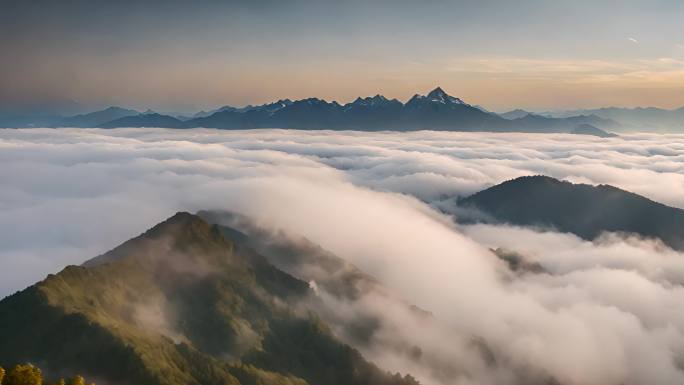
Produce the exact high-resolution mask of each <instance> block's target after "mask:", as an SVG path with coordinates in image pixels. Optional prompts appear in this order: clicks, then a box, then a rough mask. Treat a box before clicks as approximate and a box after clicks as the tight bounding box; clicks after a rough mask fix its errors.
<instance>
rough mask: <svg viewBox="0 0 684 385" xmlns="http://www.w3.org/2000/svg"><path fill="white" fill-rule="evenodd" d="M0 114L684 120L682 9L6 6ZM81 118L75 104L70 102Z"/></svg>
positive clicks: (507, 4) (44, 1) (308, 2)
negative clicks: (305, 105)
mask: <svg viewBox="0 0 684 385" xmlns="http://www.w3.org/2000/svg"><path fill="white" fill-rule="evenodd" d="M0 6H1V8H2V12H0V50H1V51H0V52H2V55H0V67H1V68H2V71H0V105H3V106H5V107H6V108H14V109H19V108H29V107H30V108H35V107H41V106H55V105H58V106H60V108H63V109H67V107H68V108H71V109H77V107H75V106H70V103H71V101H75V102H77V103H78V104H79V105H80V106H82V108H86V109H91V108H95V107H104V106H108V105H121V106H125V107H133V108H139V109H145V108H152V109H156V110H161V111H171V110H173V111H180V112H185V111H197V110H199V109H209V108H215V107H217V106H222V105H226V104H229V105H238V106H239V105H246V104H257V103H264V102H269V101H273V100H276V99H279V98H292V99H298V98H305V97H321V98H325V99H327V100H337V101H339V102H348V101H351V100H353V99H354V98H356V97H357V96H367V95H375V94H377V93H381V94H384V95H386V96H388V97H396V98H398V99H400V100H406V99H408V98H410V97H411V96H412V95H413V94H415V93H425V92H427V91H429V90H430V89H432V88H434V87H435V86H437V85H439V86H442V87H443V88H444V89H445V90H446V91H447V92H449V93H450V94H453V95H455V96H458V97H460V98H462V99H464V100H465V101H466V102H469V103H471V104H477V105H482V106H484V107H486V108H488V109H491V110H495V111H504V110H508V109H513V108H518V107H520V108H526V109H529V110H536V111H541V110H551V109H570V108H585V107H599V106H627V107H631V106H657V107H664V108H678V107H681V106H684V23H681V15H682V14H684V3H683V2H681V1H678V0H655V1H634V0H625V1H610V0H606V1H585V0H577V1H542V0H521V1H515V2H513V1H465V0H456V1H443V0H425V1H415V0H414V1H404V0H394V1H390V0H370V1H361V0H350V1H328V0H320V1H312V0H292V1H284V0H279V1H275V0H251V1H247V0H230V1H214V0H199V1H193V2H187V1H175V0H169V1H131V0H123V1H117V2H112V1H100V0H94V1H93V0H91V1H85V0H83V1H81V0H65V1H49V0H36V1H11V0H0ZM71 104H73V103H71Z"/></svg>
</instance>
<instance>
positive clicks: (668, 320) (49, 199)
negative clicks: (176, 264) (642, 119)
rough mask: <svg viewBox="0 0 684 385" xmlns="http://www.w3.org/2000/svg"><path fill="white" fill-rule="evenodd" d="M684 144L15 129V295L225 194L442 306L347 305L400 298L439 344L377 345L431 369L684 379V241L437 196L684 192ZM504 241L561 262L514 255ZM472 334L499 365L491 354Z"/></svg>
mask: <svg viewBox="0 0 684 385" xmlns="http://www.w3.org/2000/svg"><path fill="white" fill-rule="evenodd" d="M683 161H684V135H657V134H629V135H622V136H621V137H618V138H608V139H602V138H594V137H590V136H578V135H563V134H559V135H545V134H518V133H507V134H494V133H449V132H412V133H390V132H380V133H360V132H332V131H292V130H256V131H217V130H204V129H194V130H166V129H117V130H96V129H60V130H52V129H27V130H0V163H1V164H2V167H0V181H1V183H0V263H2V266H3V268H2V269H0V296H3V295H7V294H10V293H12V292H14V291H16V290H19V289H22V288H24V287H25V286H27V285H29V284H31V283H33V282H35V281H37V280H40V279H42V278H43V277H44V276H45V275H46V274H47V273H51V272H55V271H58V270H60V269H61V268H63V267H64V266H65V265H67V264H78V263H82V262H83V261H85V260H87V259H89V258H90V257H93V256H95V255H97V254H100V253H102V252H105V251H107V250H109V249H111V248H112V247H114V246H116V245H118V244H119V243H121V242H122V241H125V240H126V239H129V238H131V237H133V236H136V235H138V234H139V233H141V232H143V231H144V230H146V229H147V228H149V227H151V226H152V225H154V224H156V223H158V222H160V221H161V220H163V219H165V218H167V217H169V216H171V215H172V214H173V213H174V212H176V211H179V210H186V211H192V212H194V211H197V210H201V209H225V210H230V211H235V212H238V213H241V214H245V215H247V216H249V217H251V218H255V219H256V220H258V221H261V222H263V223H267V224H268V225H269V226H273V227H276V228H283V229H287V230H288V231H290V232H292V233H295V234H300V235H303V236H305V237H307V238H308V239H310V240H312V241H314V242H316V243H318V244H320V245H322V246H323V247H324V248H326V249H328V250H330V251H332V252H334V253H335V254H337V255H339V256H341V257H344V258H346V259H348V260H349V261H351V262H353V263H354V264H355V265H357V266H359V267H360V268H361V269H362V270H364V271H366V272H368V273H370V274H372V275H374V276H375V277H377V278H378V280H379V281H380V282H382V283H383V284H384V285H385V286H386V287H387V288H388V289H389V290H392V291H393V292H395V293H397V294H398V295H399V296H400V297H401V298H404V299H406V300H407V301H409V302H410V303H413V304H415V305H417V306H419V307H420V308H422V309H425V310H427V311H429V312H431V313H432V314H433V315H434V321H432V322H433V323H434V325H433V326H434V327H432V328H430V329H427V328H424V327H421V326H420V325H417V324H416V323H415V319H413V318H411V317H410V316H407V315H406V314H403V313H402V312H403V310H402V309H401V308H400V307H392V308H387V306H390V305H388V304H387V303H386V302H383V301H382V300H378V299H377V298H373V297H366V298H362V299H360V300H359V301H357V302H356V303H351V304H346V305H347V306H349V307H350V308H356V309H358V308H362V309H365V310H363V311H366V312H374V313H376V314H379V315H382V316H383V317H385V319H386V322H385V324H386V328H387V329H388V330H389V329H392V330H393V332H392V335H393V336H394V335H397V330H398V331H400V332H401V334H403V335H404V338H406V339H409V340H412V343H415V344H416V345H417V346H421V348H422V349H423V350H422V356H424V357H433V358H434V359H432V360H430V364H429V365H428V364H426V365H421V364H420V362H419V361H420V360H418V359H414V360H411V359H406V357H403V356H401V355H398V354H395V353H393V352H390V351H388V350H386V349H382V348H381V345H378V346H376V347H369V348H365V349H364V353H366V354H367V355H368V356H370V357H371V358H372V359H373V360H375V361H376V362H378V363H380V364H381V366H383V367H385V368H387V369H391V370H396V371H402V372H406V371H407V370H408V371H410V372H411V373H413V374H416V375H417V377H418V378H419V379H420V380H421V381H422V382H423V383H424V384H426V385H432V384H439V385H442V384H451V383H456V384H506V383H511V384H513V383H519V382H520V381H521V378H520V375H519V373H521V372H526V373H533V374H534V378H536V379H539V378H541V379H542V380H541V381H544V379H547V380H548V379H551V378H553V379H555V380H557V381H559V382H560V383H562V384H597V385H598V384H681V383H684V370H683V369H682V368H684V311H682V309H684V291H683V290H682V285H683V284H684V255H681V254H680V253H678V252H675V251H672V250H670V249H667V248H665V247H663V246H662V244H658V243H656V242H653V241H645V240H640V239H636V238H625V237H620V236H617V235H610V234H608V235H605V236H604V237H602V238H601V239H600V240H598V241H595V242H588V241H584V240H581V239H579V238H577V237H575V236H573V235H570V234H560V233H555V232H550V231H546V232H542V231H538V230H532V229H525V228H516V227H509V226H503V225H483V224H481V225H460V224H457V223H455V222H454V221H453V218H452V217H451V216H449V215H446V214H445V213H443V212H440V211H439V210H436V209H435V207H446V206H448V205H449V204H454V200H453V199H454V198H455V197H457V196H463V195H468V194H471V193H474V192H476V191H479V190H481V189H483V188H486V187H489V186H491V185H494V184H497V183H500V182H502V181H504V180H507V179H511V178H514V177H518V176H522V175H532V174H545V175H549V176H553V177H556V178H561V179H566V180H569V181H573V182H583V183H592V184H600V183H606V184H611V185H614V186H617V187H620V188H623V189H626V190H629V191H632V192H635V193H638V194H641V195H644V196H646V197H648V198H651V199H653V200H656V201H659V202H662V203H665V204H668V205H671V206H675V207H680V208H682V207H684V173H683V172H682V171H683V170H682V169H683V168H684V167H683V165H684V162H683ZM496 247H504V248H506V249H510V250H515V251H519V252H521V253H523V254H524V255H525V256H526V257H527V258H529V259H530V260H531V261H532V262H536V263H539V264H540V265H541V266H542V267H543V268H544V269H545V271H547V273H541V274H539V273H535V274H522V275H521V274H515V273H513V272H511V271H508V270H507V267H506V265H505V264H504V263H503V262H502V261H501V260H500V259H499V258H497V257H496V256H495V255H494V254H493V253H492V252H491V251H490V248H496ZM339 308H340V309H343V308H344V306H342V305H340V307H339ZM350 311H352V310H350ZM357 311H361V310H357ZM389 325H391V327H390V326H389ZM388 333H389V332H388ZM473 338H478V339H480V338H481V339H482V340H483V341H485V343H486V345H487V347H488V349H490V350H492V354H493V356H494V357H495V358H496V360H497V363H496V365H494V364H492V362H487V360H485V359H483V358H482V354H479V355H477V354H473V348H472V341H473ZM469 346H470V347H469ZM485 356H486V355H485ZM436 361H440V362H442V365H441V366H440V365H436V364H434V363H435V362H436ZM451 364H453V365H451ZM450 366H451V367H453V368H457V370H453V371H451V370H448V367H450ZM440 368H441V369H440ZM445 368H447V369H445ZM525 381H528V383H532V382H533V380H530V379H527V380H525Z"/></svg>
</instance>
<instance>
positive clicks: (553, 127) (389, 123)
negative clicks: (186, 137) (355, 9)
mask: <svg viewBox="0 0 684 385" xmlns="http://www.w3.org/2000/svg"><path fill="white" fill-rule="evenodd" d="M578 124H595V125H597V126H598V127H597V128H598V129H600V127H604V126H609V125H610V122H608V121H607V120H606V119H599V118H597V117H574V118H568V119H556V118H548V117H541V116H525V117H523V118H520V119H514V120H509V119H504V118H502V117H500V116H498V115H497V114H494V113H489V112H486V111H483V110H482V109H480V108H478V107H475V106H471V105H469V104H467V103H465V102H464V101H463V100H461V99H459V98H456V97H454V96H451V95H449V94H447V93H446V92H445V91H444V90H443V89H442V88H440V87H437V88H435V89H434V90H432V91H431V92H429V93H428V94H427V95H425V96H423V95H418V94H416V95H414V96H413V97H412V98H411V99H410V100H408V101H407V102H406V103H401V102H400V101H398V100H396V99H392V100H390V99H387V98H385V97H384V96H382V95H376V96H373V97H366V98H360V97H359V98H357V99H356V100H354V101H353V102H350V103H347V104H344V105H342V104H339V103H337V102H336V101H332V102H328V101H325V100H323V99H318V98H308V99H302V100H296V101H290V100H289V99H285V100H279V101H277V102H274V103H269V104H265V105H262V106H247V107H244V108H235V107H230V106H224V107H221V108H219V109H217V110H214V112H213V113H207V112H201V113H199V114H198V115H196V116H195V117H194V118H190V119H187V120H183V121H181V120H180V119H176V118H173V117H171V116H163V115H162V116H153V115H149V116H148V115H138V116H136V117H126V118H122V119H119V120H115V121H112V122H108V123H105V124H103V125H101V127H104V128H114V127H159V126H161V127H169V128H194V127H207V128H219V129H254V128H294V129H331V130H340V129H349V130H365V131H373V130H400V131H406V130H422V129H427V130H453V131H495V132H561V133H572V132H573V130H574V128H575V127H576V126H577V125H578Z"/></svg>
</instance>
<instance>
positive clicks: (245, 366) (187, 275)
mask: <svg viewBox="0 0 684 385" xmlns="http://www.w3.org/2000/svg"><path fill="white" fill-rule="evenodd" d="M309 295H310V289H309V285H308V284H307V283H305V282H303V281H301V280H299V279H297V278H295V277H293V276H291V275H289V274H287V273H285V272H283V271H281V270H279V269H277V268H276V267H274V266H273V265H271V264H270V263H269V262H268V261H267V260H266V259H265V258H264V257H262V256H261V255H259V254H257V253H256V252H254V251H252V250H250V249H247V248H245V246H244V245H241V244H238V243H236V242H234V241H232V240H231V239H229V238H227V237H226V236H225V233H224V232H222V231H221V230H220V229H219V228H218V227H217V226H212V225H209V224H208V223H207V222H205V221H204V220H202V219H201V218H199V217H197V216H195V215H191V214H187V213H179V214H177V215H175V216H173V217H172V218H170V219H168V220H167V221H165V222H163V223H161V224H159V225H157V226H155V227H154V228H152V229H150V230H149V231H147V232H146V233H144V234H142V235H141V236H139V237H136V238H134V239H132V240H129V241H127V242H125V243H124V244H122V245H121V246H119V247H117V248H115V249H113V250H112V251H110V252H108V253H106V254H103V255H101V256H99V257H96V258H94V259H92V260H90V261H88V262H87V263H85V264H84V265H83V266H70V267H67V268H65V269H64V270H63V271H62V272H60V273H58V274H56V275H51V276H49V277H48V278H47V279H46V280H44V281H42V282H39V283H37V284H36V285H33V286H31V287H29V288H28V289H26V290H24V291H21V292H19V293H16V294H14V295H12V296H10V297H7V298H5V299H4V300H2V301H0V340H1V341H3V343H2V344H0V362H2V363H3V364H11V363H13V362H22V361H27V360H29V361H32V362H40V363H41V366H43V367H46V368H48V369H50V368H51V369H54V368H64V369H67V370H75V371H78V372H80V373H84V374H88V376H89V377H93V378H99V379H103V380H105V381H106V383H110V384H143V383H144V384H160V385H161V384H203V385H209V384H297V385H304V384H339V385H343V384H360V383H364V384H383V385H384V384H396V385H400V384H406V385H409V384H415V381H413V379H412V378H410V377H401V376H399V375H390V374H387V373H385V372H384V371H382V370H380V369H378V368H377V367H376V366H375V365H373V364H371V363H369V362H368V361H366V360H365V359H364V358H363V357H362V356H361V355H360V354H359V353H358V352H357V351H356V350H354V349H353V348H351V347H349V346H347V345H345V344H343V343H341V342H340V341H338V340H337V338H336V337H335V336H334V335H333V333H331V332H330V330H329V327H328V326H327V325H326V324H325V322H323V321H322V320H321V319H320V318H319V317H317V316H316V315H315V313H313V312H311V311H308V312H307V311H305V309H304V308H301V307H300V304H301V302H300V301H302V300H304V299H306V298H307V297H308V296H309Z"/></svg>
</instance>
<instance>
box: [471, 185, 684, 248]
mask: <svg viewBox="0 0 684 385" xmlns="http://www.w3.org/2000/svg"><path fill="white" fill-rule="evenodd" d="M459 204H460V205H461V206H464V207H470V208H475V209H478V210H480V211H482V212H484V213H486V214H488V215H490V216H491V217H493V218H494V219H495V220H497V221H501V222H505V223H510V224H513V225H520V226H539V227H546V228H554V229H557V230H559V231H562V232H569V233H573V234H576V235H578V236H580V237H581V238H584V239H588V240H591V239H594V238H596V237H598V236H599V235H600V234H601V233H603V232H606V231H608V232H625V233H635V234H638V235H641V236H643V237H649V238H658V239H660V240H662V241H663V242H664V243H665V244H667V245H668V246H670V247H672V248H674V249H677V250H684V210H681V209H678V208H674V207H669V206H666V205H663V204H661V203H657V202H654V201H652V200H649V199H647V198H644V197H642V196H640V195H637V194H634V193H631V192H628V191H624V190H621V189H619V188H616V187H613V186H609V185H599V186H591V185H587V184H573V183H570V182H565V181H559V180H557V179H554V178H550V177H547V176H526V177H520V178H517V179H513V180H509V181H506V182H504V183H501V184H499V185H496V186H494V187H490V188H488V189H486V190H483V191H480V192H478V193H476V194H474V195H471V196H470V197H467V198H464V199H461V200H460V201H459Z"/></svg>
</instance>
